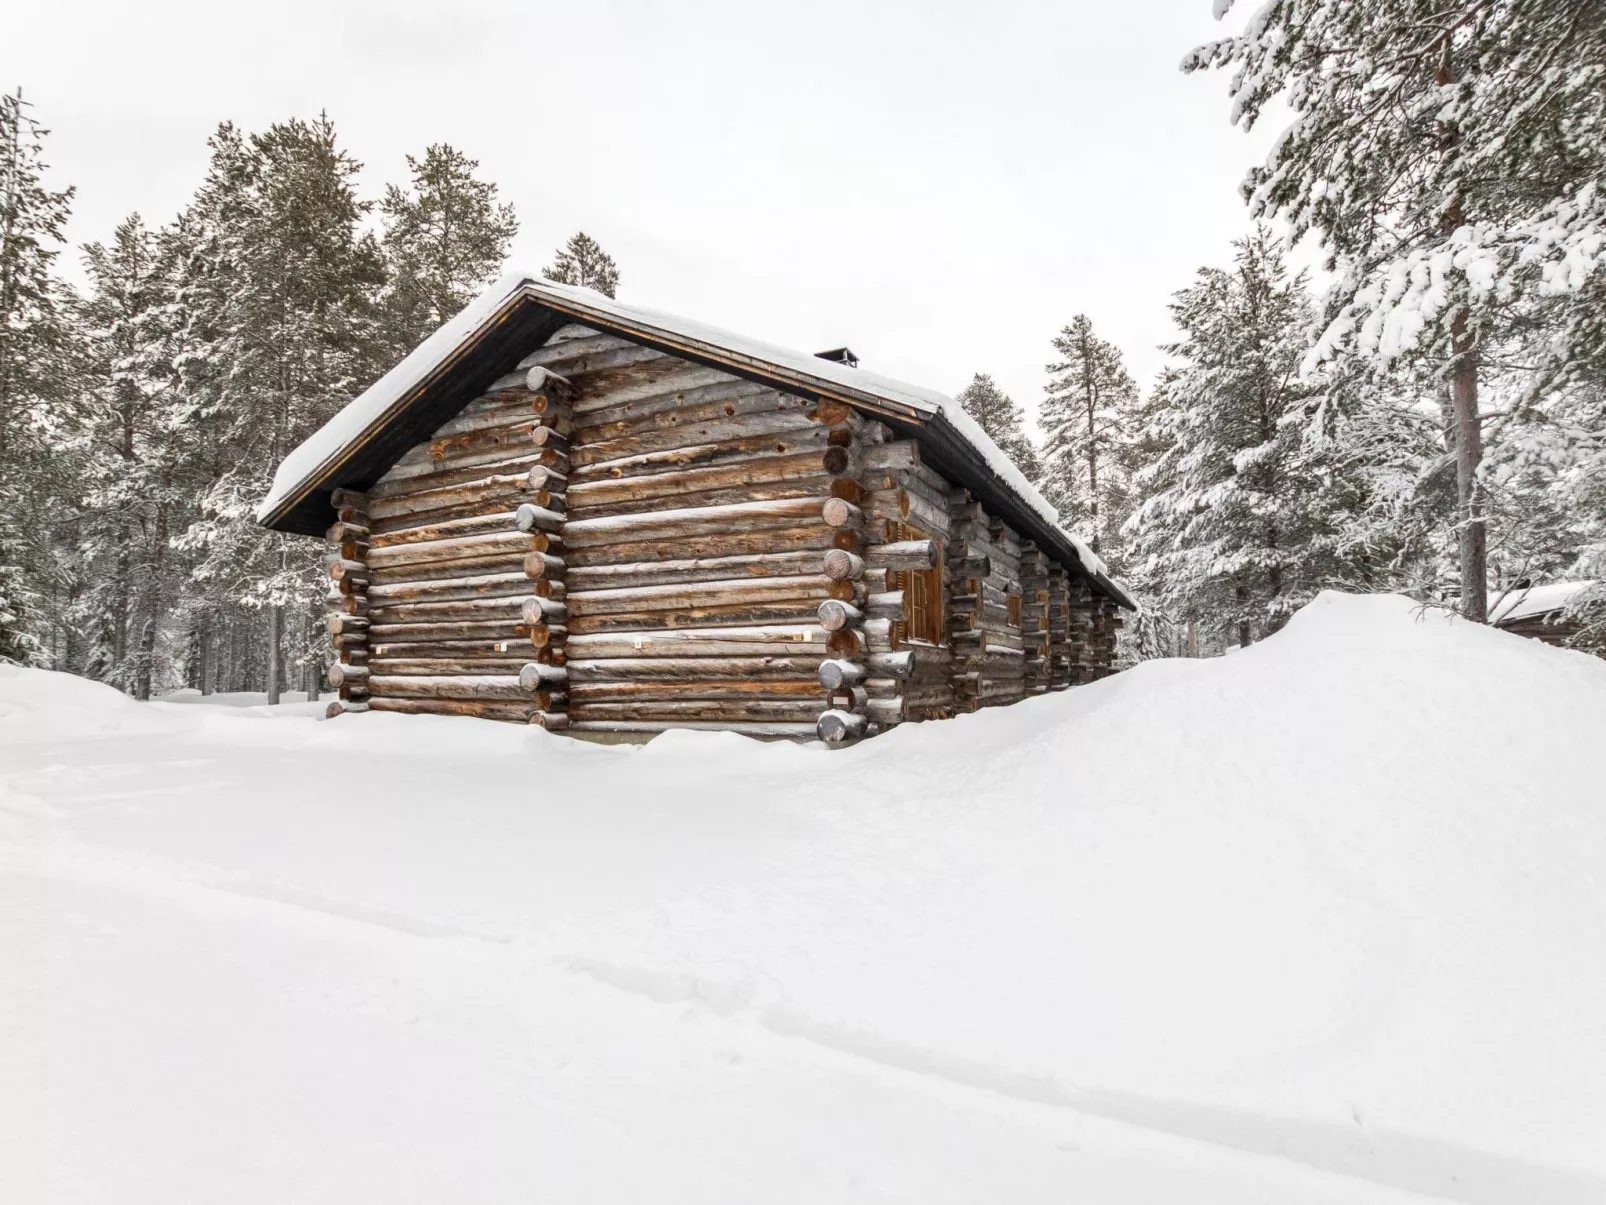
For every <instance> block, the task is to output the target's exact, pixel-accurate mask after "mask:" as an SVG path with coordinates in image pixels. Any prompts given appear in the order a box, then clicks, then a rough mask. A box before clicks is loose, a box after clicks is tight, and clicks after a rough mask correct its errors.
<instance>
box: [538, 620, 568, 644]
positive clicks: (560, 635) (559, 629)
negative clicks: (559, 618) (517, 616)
mask: <svg viewBox="0 0 1606 1205" xmlns="http://www.w3.org/2000/svg"><path fill="white" fill-rule="evenodd" d="M568 635H569V629H568V626H567V625H566V624H561V623H548V622H546V621H545V620H541V621H540V622H538V623H532V624H531V625H530V644H531V645H533V646H534V647H535V648H538V649H544V648H546V647H547V646H549V645H552V644H561V643H563V641H564V639H565V638H566V637H567V636H568Z"/></svg>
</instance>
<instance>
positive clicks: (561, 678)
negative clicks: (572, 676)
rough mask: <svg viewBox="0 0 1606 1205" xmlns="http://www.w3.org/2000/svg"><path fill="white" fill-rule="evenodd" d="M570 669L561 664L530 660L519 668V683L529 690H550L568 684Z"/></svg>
mask: <svg viewBox="0 0 1606 1205" xmlns="http://www.w3.org/2000/svg"><path fill="white" fill-rule="evenodd" d="M568 682H569V671H568V670H567V669H566V668H565V667H563V666H561V665H544V664H542V663H541V662H539V661H529V662H526V663H525V664H524V666H523V667H522V668H521V669H520V670H519V685H520V686H522V687H523V688H524V689H525V690H527V691H533V690H548V689H552V688H554V687H563V686H567V685H568Z"/></svg>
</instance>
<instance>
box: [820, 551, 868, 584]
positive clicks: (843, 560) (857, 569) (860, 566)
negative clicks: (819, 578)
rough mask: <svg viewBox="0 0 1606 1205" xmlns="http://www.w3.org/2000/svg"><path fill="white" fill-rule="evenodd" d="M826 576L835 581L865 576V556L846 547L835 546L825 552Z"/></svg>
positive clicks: (852, 579)
mask: <svg viewBox="0 0 1606 1205" xmlns="http://www.w3.org/2000/svg"><path fill="white" fill-rule="evenodd" d="M824 567H825V576H826V577H829V578H831V579H832V580H833V581H857V580H858V579H859V578H861V577H863V576H864V568H865V565H864V558H863V557H862V556H859V555H858V554H857V553H854V552H848V551H846V550H845V549H841V548H833V549H832V550H831V551H830V552H827V553H826V554H825V562H824Z"/></svg>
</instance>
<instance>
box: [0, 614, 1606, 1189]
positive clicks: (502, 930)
mask: <svg viewBox="0 0 1606 1205" xmlns="http://www.w3.org/2000/svg"><path fill="white" fill-rule="evenodd" d="M0 705H5V706H10V707H11V708H12V709H13V710H12V711H11V712H8V713H6V714H8V715H11V716H15V715H27V716H32V717H34V719H33V720H31V721H30V723H33V724H34V728H32V729H27V728H18V727H15V726H13V725H12V724H9V723H6V722H0V959H3V962H4V965H5V966H6V967H7V975H6V976H5V977H4V978H0V1033H5V1034H7V1035H8V1040H7V1041H5V1042H0V1082H5V1083H7V1084H8V1090H7V1091H6V1092H5V1093H0V1132H5V1133H13V1134H17V1135H21V1136H22V1141H20V1142H19V1143H17V1144H15V1145H14V1151H15V1156H16V1157H14V1158H12V1159H10V1160H6V1161H0V1197H4V1198H6V1199H17V1200H31V1199H43V1198H48V1197H65V1196H71V1197H73V1199H77V1200H104V1201H114V1200H115V1201H118V1202H126V1201H147V1200H148V1201H157V1200H163V1201H166V1200H178V1199H194V1200H201V1199H217V1198H218V1197H219V1196H223V1195H227V1196H229V1199H231V1200H239V1201H257V1200H261V1201H269V1200H291V1199H313V1198H320V1199H322V1198H327V1199H350V1200H355V1199H384V1200H419V1201H424V1200H440V1199H474V1200H486V1201H501V1200H509V1201H511V1200H525V1199H529V1197H530V1195H531V1194H532V1192H533V1193H535V1195H541V1196H548V1197H551V1198H552V1199H562V1200H598V1201H602V1200H629V1199H655V1200H696V1201H699V1202H708V1201H746V1200H756V1199H771V1200H788V1201H792V1200H796V1201H805V1200H834V1199H845V1198H848V1197H857V1198H861V1199H869V1200H895V1199H901V1200H910V1199H916V1200H924V1201H974V1200H989V1199H991V1200H1011V1201H1061V1200H1066V1199H1088V1200H1097V1201H1100V1202H1134V1203H1135V1202H1138V1201H1157V1200H1166V1201H1171V1200H1187V1201H1197V1202H1201V1203H1221V1205H1225V1203H1226V1202H1233V1203H1235V1205H1237V1203H1240V1202H1244V1201H1251V1200H1256V1201H1260V1200H1264V1201H1277V1202H1279V1203H1280V1205H1282V1203H1288V1202H1318V1201H1320V1202H1360V1201H1368V1202H1374V1201H1375V1202H1385V1201H1389V1202H1403V1201H1406V1200H1414V1199H1421V1197H1418V1196H1416V1195H1415V1194H1422V1196H1424V1197H1431V1198H1435V1199H1447V1200H1452V1201H1461V1202H1466V1203H1468V1205H1497V1203H1504V1202H1511V1201H1534V1202H1540V1201H1542V1202H1545V1205H1584V1203H1586V1202H1598V1201H1601V1200H1606V1147H1603V1146H1602V1144H1601V1143H1600V1135H1601V1134H1602V1133H1606V1094H1603V1093H1602V1092H1601V1091H1600V1089H1599V1085H1600V1084H1602V1083H1606V908H1603V907H1602V906H1601V901H1602V898H1603V892H1606V785H1603V784H1606V749H1603V741H1602V739H1601V734H1602V733H1603V732H1606V662H1603V661H1600V660H1597V659H1594V658H1590V657H1587V656H1585V655H1583V654H1580V653H1576V652H1571V651H1567V650H1559V649H1555V648H1550V647H1548V646H1545V645H1543V644H1540V643H1538V642H1535V641H1529V640H1523V639H1521V638H1519V637H1515V636H1512V635H1509V634H1507V633H1503V632H1499V631H1496V630H1493V629H1490V628H1486V627H1482V626H1479V625H1475V624H1468V623H1465V622H1463V621H1461V620H1459V619H1456V618H1454V617H1451V616H1448V615H1446V614H1444V613H1442V612H1439V611H1433V610H1427V609H1424V608H1421V607H1419V606H1417V605H1416V604H1414V603H1411V602H1409V601H1408V600H1405V599H1401V598H1393V597H1354V596H1346V595H1338V594H1324V595H1322V596H1321V597H1320V598H1318V599H1317V600H1316V601H1315V602H1313V603H1312V604H1311V605H1310V606H1308V607H1306V608H1305V609H1304V610H1303V611H1301V612H1300V613H1299V614H1298V615H1296V616H1295V617H1294V619H1293V621H1292V622H1291V623H1290V624H1289V625H1288V627H1287V628H1286V629H1285V630H1284V631H1282V632H1281V633H1279V634H1277V635H1276V636H1274V637H1272V638H1271V639H1269V640H1267V641H1265V642H1263V643H1262V644H1259V645H1256V646H1254V647H1252V648H1250V649H1247V650H1244V651H1242V652H1241V653H1239V654H1237V655H1235V656H1233V657H1230V658H1222V659H1218V660H1212V661H1173V662H1155V663H1149V664H1145V665H1141V666H1139V667H1137V668H1136V669H1134V670H1132V671H1129V672H1127V673H1123V674H1120V675H1117V676H1116V677H1113V678H1110V679H1107V680H1105V681H1102V682H1099V683H1096V684H1094V685H1092V686H1088V687H1084V688H1080V689H1077V690H1073V691H1070V692H1067V693H1065V694H1061V695H1055V696H1050V697H1046V698H1041V699H1037V700H1033V701H1031V702H1027V703H1024V704H1021V705H1019V706H1016V707H1012V708H1001V709H992V710H988V711H985V712H981V713H978V714H975V715H969V716H962V717H959V718H958V719H955V720H953V721H949V722H946V723H942V724H928V725H916V726H907V727H904V728H900V729H897V730H895V731H893V732H891V733H889V734H887V735H886V736H883V737H880V738H877V739H876V740H874V741H870V742H866V743H864V744H862V745H860V746H857V747H855V748H852V749H848V750H836V751H827V750H825V749H823V748H820V747H812V748H803V747H798V746H776V745H765V744H761V743H758V742H754V741H749V740H746V739H744V738H740V737H734V736H729V735H727V734H715V733H702V732H685V733H673V734H670V735H668V736H666V737H664V738H661V739H660V740H659V741H655V742H653V743H652V744H650V745H648V746H646V747H645V748H643V749H636V750H631V749H622V748H593V747H590V746H584V745H581V744H579V743H577V742H573V741H567V740H562V739H560V738H556V737H553V736H550V735H549V734H545V733H529V732H526V731H524V730H521V729H516V728H513V727H511V726H506V725H494V724H489V723H483V722H479V721H471V720H454V719H446V718H442V717H405V716H392V715H378V714H368V715H358V716H346V717H341V718H340V719H338V720H336V721H334V722H332V723H315V722H313V721H311V720H301V719H295V718H290V719H286V720H284V721H282V722H276V723H272V724H263V723H241V722H238V721H233V722H230V720H229V718H228V716H227V709H224V708H218V709H215V710H214V711H213V712H212V713H211V714H210V715H209V718H208V720H207V722H205V723H200V724H191V725H189V726H187V727H176V728H173V729H171V730H169V731H168V732H166V733H164V734H159V735H158V736H157V737H156V739H151V738H150V737H147V736H140V737H139V738H138V739H127V740H117V739H115V738H113V739H96V740H94V741H83V742H81V743H79V744H78V745H76V746H75V747H74V748H73V749H72V750H71V753H70V756H66V757H64V756H63V755H62V742H63V741H65V740H70V739H76V738H77V736H78V735H81V734H82V732H83V730H84V727H85V725H89V726H91V727H93V725H94V724H96V723H99V722H100V720H97V718H96V717H97V716H98V717H100V718H101V719H108V720H111V721H114V722H124V721H123V717H125V716H126V715H127V714H129V710H128V709H130V708H133V709H134V711H135V712H138V711H139V710H141V709H140V707H139V705H137V704H131V703H128V702H127V701H126V700H123V699H121V698H120V696H116V695H115V694H113V693H111V692H106V691H104V690H102V689H100V688H94V687H88V686H86V685H84V684H75V683H72V682H71V681H70V680H66V681H64V680H60V678H59V676H57V675H47V674H29V675H26V676H17V675H15V674H13V675H11V676H9V677H0ZM19 708H20V709H21V710H17V709H19ZM144 710H146V711H149V712H153V713H157V714H162V713H161V711H160V709H157V708H145V709H144ZM179 711H184V712H192V713H195V712H205V711H207V709H205V708H200V707H193V706H185V707H183V708H171V709H169V710H168V711H167V712H166V713H165V714H166V715H167V716H169V717H172V716H174V715H175V714H176V713H177V712H179ZM58 713H59V714H60V715H63V716H68V717H69V719H68V721H67V722H64V723H63V724H62V725H61V726H60V728H59V730H57V731H54V732H45V731H43V728H44V727H48V724H47V723H46V724H42V722H41V720H40V717H45V719H46V720H48V717H50V716H51V715H54V714H58ZM152 967H157V968H159V974H153V973H152V970H151V968H152ZM242 1034H249V1035H250V1040H249V1041H241V1040H240V1038H241V1035H242ZM175 1069H188V1070H187V1071H184V1070H175ZM108 1085H112V1086H113V1088H112V1089H110V1090H109V1089H108ZM40 1102H50V1103H49V1107H47V1108H40V1107H38V1106H39V1104H40ZM241 1102H249V1106H248V1107H245V1106H242V1103H241ZM91 1149H92V1150H94V1151H96V1152H97V1157H96V1158H95V1159H93V1160H90V1159H85V1158H82V1157H80V1156H77V1155H75V1154H74V1152H79V1151H83V1150H91ZM286 1152H293V1155H291V1154H287V1153H286ZM543 1189H544V1190H545V1191H544V1192H543V1191H541V1190H543Z"/></svg>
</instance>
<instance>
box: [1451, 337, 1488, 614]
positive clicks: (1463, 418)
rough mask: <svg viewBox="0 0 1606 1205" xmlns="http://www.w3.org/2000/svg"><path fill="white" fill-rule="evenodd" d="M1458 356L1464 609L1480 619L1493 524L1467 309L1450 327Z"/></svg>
mask: <svg viewBox="0 0 1606 1205" xmlns="http://www.w3.org/2000/svg"><path fill="white" fill-rule="evenodd" d="M1450 338H1451V349H1452V352H1453V354H1454V359H1453V360H1452V361H1451V366H1450V402H1451V406H1452V408H1453V409H1454V412H1455V499H1456V535H1457V542H1458V543H1459V544H1460V549H1461V614H1462V615H1464V616H1466V617H1467V618H1468V619H1472V620H1476V621H1477V622H1478V623H1486V622H1488V619H1489V555H1488V554H1489V549H1488V538H1489V537H1488V529H1487V528H1486V527H1485V525H1484V520H1483V498H1482V496H1481V491H1480V490H1479V488H1478V466H1479V464H1481V463H1482V461H1483V421H1482V416H1481V415H1479V413H1478V360H1477V348H1476V346H1475V345H1474V343H1473V340H1472V336H1471V334H1470V333H1469V332H1468V330H1467V315H1466V311H1465V310H1462V311H1461V312H1460V313H1459V314H1457V315H1456V317H1455V319H1454V321H1453V322H1452V323H1451V326H1450Z"/></svg>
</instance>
